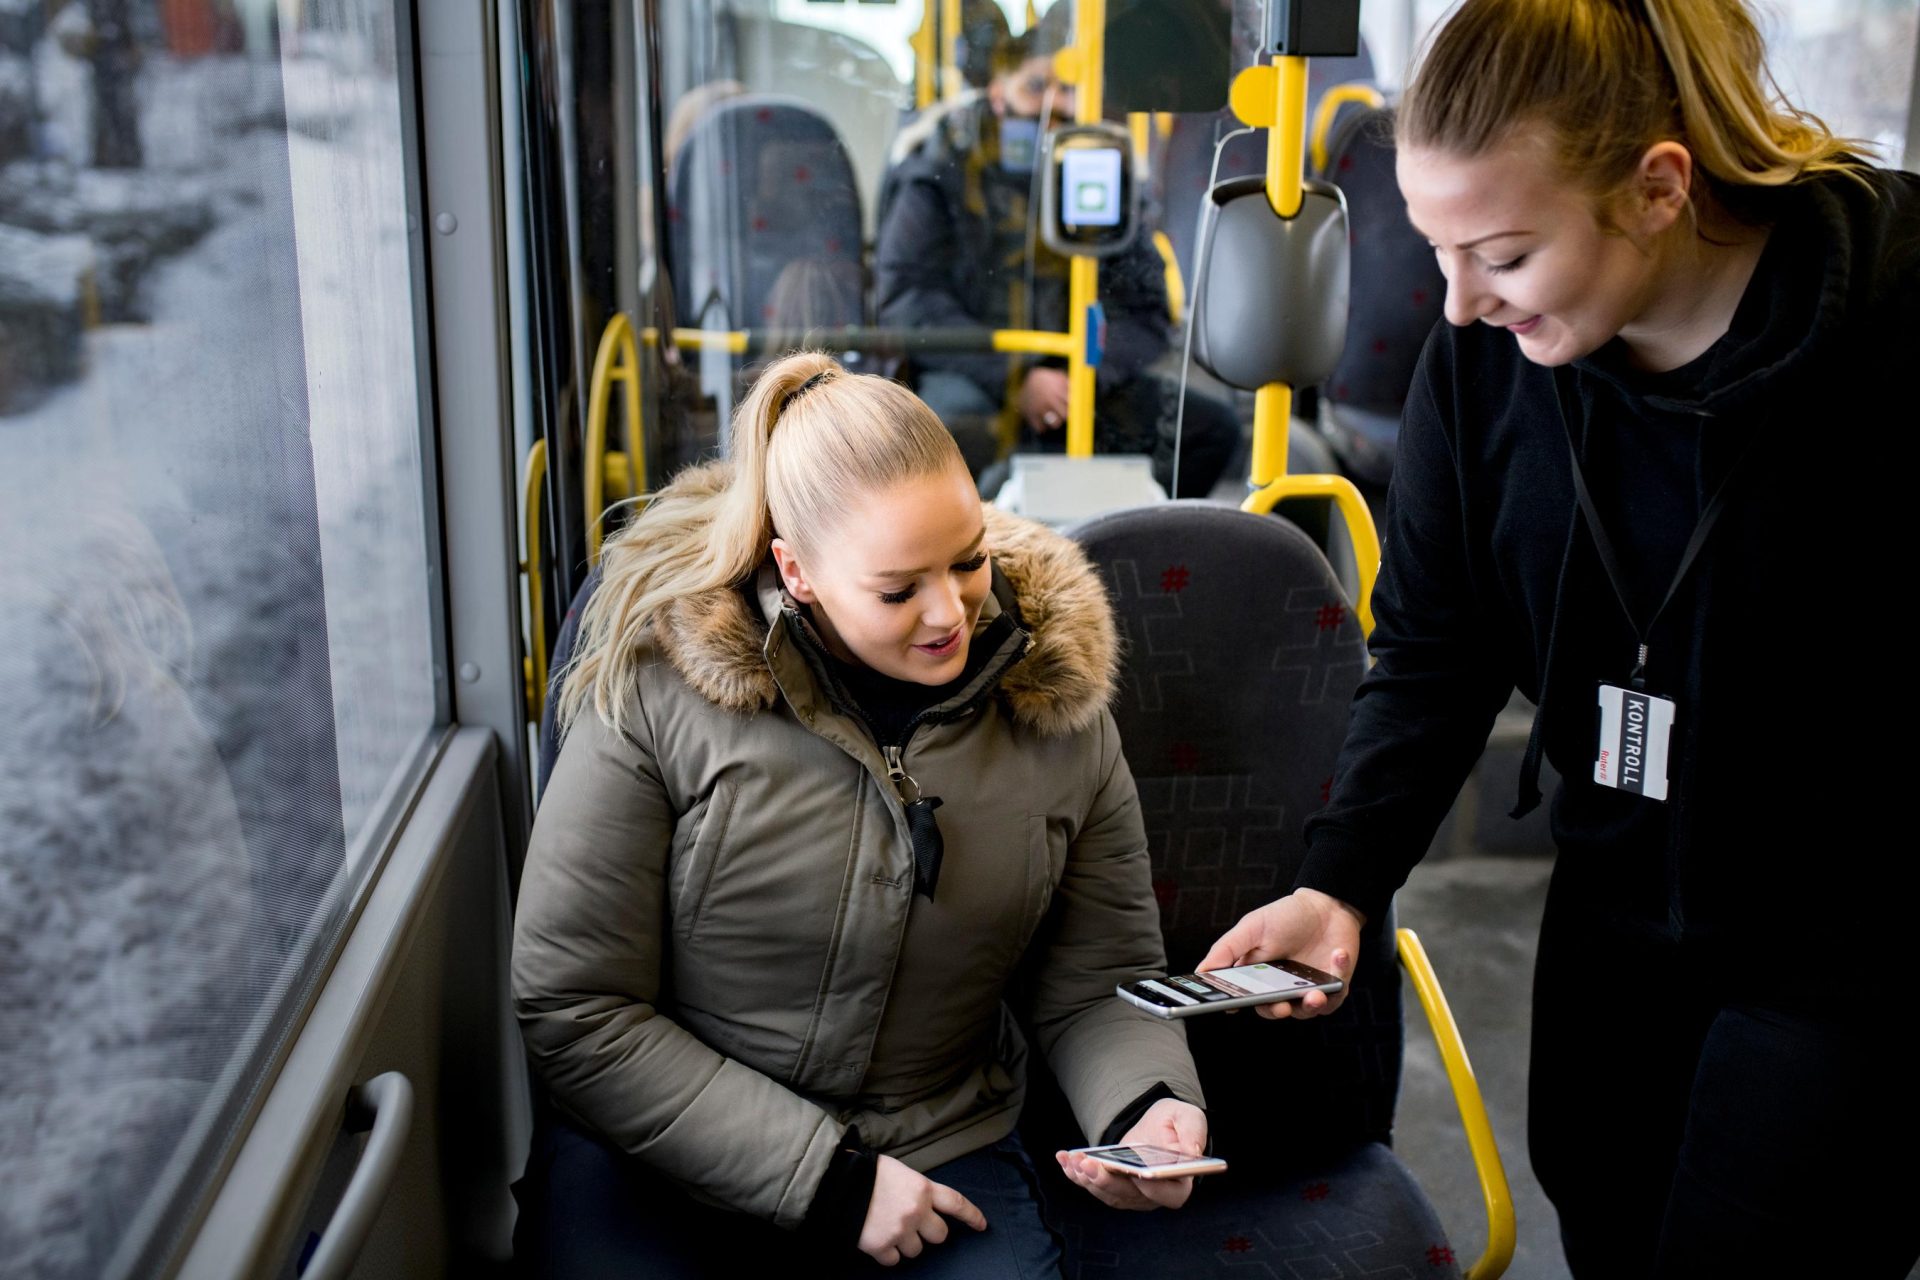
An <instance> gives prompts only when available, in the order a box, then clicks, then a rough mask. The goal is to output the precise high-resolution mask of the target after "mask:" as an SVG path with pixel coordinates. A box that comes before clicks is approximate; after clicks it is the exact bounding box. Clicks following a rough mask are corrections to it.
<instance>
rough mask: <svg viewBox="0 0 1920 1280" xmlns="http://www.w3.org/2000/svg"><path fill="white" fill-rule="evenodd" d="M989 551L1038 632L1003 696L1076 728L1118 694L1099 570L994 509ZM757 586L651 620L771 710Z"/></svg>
mask: <svg viewBox="0 0 1920 1280" xmlns="http://www.w3.org/2000/svg"><path fill="white" fill-rule="evenodd" d="M731 471H732V468H731V465H730V464H729V463H726V462H709V463H705V464H703V465H701V466H697V467H690V468H688V469H687V470H685V471H683V472H681V473H680V475H679V476H677V477H675V479H674V481H673V483H672V484H670V485H668V486H667V488H665V489H664V490H662V491H661V493H660V499H667V498H671V497H676V496H695V495H699V494H706V493H711V492H713V491H715V490H717V489H720V488H723V487H725V485H726V483H727V478H728V476H729V475H730V474H731ZM986 525H987V549H988V551H989V552H991V553H992V556H993V563H994V566H995V567H996V568H997V569H998V570H999V572H1000V573H1001V574H1002V575H1003V576H1004V577H1005V578H1006V580H1007V584H1008V585H1009V586H1011V587H1012V588H1013V593H1014V599H1015V601H1016V607H1017V609H1018V611H1019V615H1020V619H1019V620H1020V622H1021V623H1022V625H1023V626H1024V628H1025V629H1026V631H1027V632H1028V633H1029V634H1030V635H1031V637H1032V645H1031V647H1030V648H1029V649H1028V650H1027V655H1026V657H1025V658H1024V659H1022V660H1021V661H1020V662H1018V663H1016V664H1014V666H1013V667H1012V668H1011V669H1009V670H1008V671H1007V672H1006V673H1005V674H1004V675H1003V676H1002V677H1001V679H1000V684H999V686H998V688H997V689H996V691H995V692H996V694H997V695H998V696H999V697H1000V698H1001V699H1002V700H1003V701H1004V702H1005V703H1006V705H1007V708H1008V710H1009V711H1010V712H1011V713H1012V715H1013V719H1014V722H1015V723H1016V724H1019V725H1021V726H1022V727H1024V728H1028V729H1032V730H1034V731H1035V732H1037V733H1040V734H1043V735H1047V736H1056V735H1061V734H1070V733H1077V732H1079V731H1080V730H1082V729H1085V728H1087V727H1089V726H1090V725H1092V724H1093V723H1094V722H1095V721H1096V720H1097V719H1098V718H1099V716H1100V713H1101V711H1102V710H1103V709H1104V708H1105V707H1106V705H1107V703H1108V702H1109V701H1110V700H1111V699H1112V697H1113V692H1114V688H1115V685H1116V682H1117V679H1118V673H1119V664H1120V645H1119V638H1118V633H1117V631H1116V630H1115V627H1114V621H1113V610H1112V607H1111V606H1110V605H1109V604H1108V602H1107V593H1106V588H1105V587H1104V586H1103V585H1102V583H1101V581H1100V575H1099V574H1098V573H1096V572H1095V571H1094V569H1093V566H1092V565H1091V564H1089V563H1088V561H1087V557H1086V553H1085V552H1083V551H1082V550H1081V549H1080V546H1079V544H1078V543H1076V542H1074V541H1072V540H1071V539H1069V538H1066V537H1063V536H1061V535H1060V534H1058V533H1055V532H1054V531H1053V530H1051V529H1049V528H1047V527H1046V526H1045V525H1042V524H1038V523H1035V522H1034V521H1032V520H1027V519H1023V518H1021V517H1019V516H1014V515H1009V514H1007V513H1006V512H1004V511H997V510H995V509H994V508H992V507H988V508H986ZM751 586H752V584H750V583H749V584H746V586H744V587H741V588H726V589H722V590H719V591H711V592H707V593H706V594H704V595H698V596H686V597H682V598H681V599H679V600H676V601H674V602H673V604H672V605H671V606H669V607H668V608H667V609H666V610H664V611H663V612H662V614H661V615H660V617H659V618H658V620H656V621H655V623H654V626H653V642H654V644H655V646H656V647H657V648H658V650H659V652H660V656H661V657H663V658H665V659H666V660H667V661H668V662H669V663H671V664H672V665H673V668H674V669H675V670H676V671H678V672H679V673H680V675H681V676H682V677H683V678H684V679H685V680H686V682H687V683H688V684H689V685H691V686H693V688H694V689H695V690H696V691H698V692H699V694H700V695H701V696H702V697H704V698H705V699H706V700H707V701H709V702H711V703H714V704H715V705H716V706H721V707H726V708H728V709H729V710H733V711H739V712H743V713H751V712H754V711H760V710H764V709H765V708H767V707H770V706H772V705H773V703H774V699H775V698H777V697H778V696H779V689H778V686H777V685H775V683H774V679H773V672H772V671H771V670H769V669H768V667H767V661H766V657H765V655H764V652H763V651H764V648H765V645H766V639H767V623H766V620H765V619H764V618H762V617H761V616H760V610H759V607H758V605H757V604H756V603H755V602H754V600H753V598H752V596H751V594H750V593H751Z"/></svg>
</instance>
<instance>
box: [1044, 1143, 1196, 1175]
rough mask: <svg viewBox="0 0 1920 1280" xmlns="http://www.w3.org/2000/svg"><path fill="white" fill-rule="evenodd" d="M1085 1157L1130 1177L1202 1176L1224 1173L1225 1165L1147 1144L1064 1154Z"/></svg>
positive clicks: (1076, 1149) (1078, 1150) (1131, 1144)
mask: <svg viewBox="0 0 1920 1280" xmlns="http://www.w3.org/2000/svg"><path fill="white" fill-rule="evenodd" d="M1067 1154H1068V1155H1073V1156H1085V1157H1086V1158H1087V1159H1089V1160H1091V1161H1093V1162H1094V1163H1095V1164H1098V1165H1100V1166H1102V1167H1103V1168H1107V1169H1111V1170H1113V1171H1114V1172H1115V1173H1124V1174H1126V1175H1127V1176H1128V1177H1130V1178H1185V1177H1189V1176H1191V1177H1196V1178H1197V1177H1202V1176H1204V1175H1206V1174H1209V1173H1225V1172H1226V1171H1227V1162H1226V1161H1225V1160H1222V1159H1220V1157H1218V1156H1194V1155H1188V1154H1187V1153H1186V1152H1184V1151H1175V1150H1174V1149H1173V1148H1172V1147H1156V1146H1154V1145H1152V1144H1151V1143H1146V1142H1135V1143H1121V1144H1116V1145H1114V1146H1111V1147H1075V1148H1074V1149H1073V1150H1072V1151H1069V1152H1068V1153H1067Z"/></svg>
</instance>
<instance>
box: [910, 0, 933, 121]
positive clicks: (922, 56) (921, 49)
mask: <svg viewBox="0 0 1920 1280" xmlns="http://www.w3.org/2000/svg"><path fill="white" fill-rule="evenodd" d="M938 3H939V0H922V7H921V10H920V25H919V26H918V27H917V28H915V29H914V33H913V34H912V35H911V36H909V37H908V38H907V46H908V47H909V48H911V49H912V50H913V105H914V108H915V109H916V110H919V111H925V110H926V109H927V108H928V107H930V106H932V105H933V100H934V97H935V88H934V85H935V80H936V77H937V75H938V67H937V65H936V63H937V58H936V55H935V52H934V25H935V23H934V15H935V14H936V13H938V12H939V10H938V9H936V8H935V7H934V6H935V5H936V4H938Z"/></svg>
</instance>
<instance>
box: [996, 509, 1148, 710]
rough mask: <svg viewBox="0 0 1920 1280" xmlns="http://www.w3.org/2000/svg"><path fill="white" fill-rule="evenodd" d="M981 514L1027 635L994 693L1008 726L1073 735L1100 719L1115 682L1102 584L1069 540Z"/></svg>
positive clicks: (1114, 649) (1115, 659)
mask: <svg viewBox="0 0 1920 1280" xmlns="http://www.w3.org/2000/svg"><path fill="white" fill-rule="evenodd" d="M986 515H987V547H988V549H989V550H990V551H992V553H993V562H994V565H995V566H996V567H997V568H998V569H999V570H1000V572H1001V573H1002V574H1004V575H1006V579H1007V582H1008V584H1009V585H1010V586H1012V587H1013V594H1014V599H1015V600H1016V601H1018V607H1019V610H1020V620H1021V622H1022V623H1023V624H1024V625H1025V627H1026V630H1027V632H1028V633H1029V634H1030V635H1031V636H1032V637H1033V645H1032V647H1031V648H1029V649H1028V650H1027V656H1026V657H1025V658H1024V659H1023V660H1022V661H1020V662H1019V663H1017V664H1015V665H1014V667H1013V668H1012V669H1011V670H1009V671H1008V672H1007V673H1006V674H1005V675H1004V676H1002V677H1001V678H1000V687H999V691H998V692H999V693H1000V695H1001V696H1002V697H1003V698H1005V699H1006V702H1007V706H1008V709H1009V710H1011V711H1012V712H1013V718H1014V722H1015V723H1017V724H1020V725H1024V726H1026V727H1027V728H1031V729H1034V730H1036V731H1038V732H1039V733H1042V734H1045V735H1047V736H1050V737H1051V736H1055V735H1059V734H1069V733H1078V732H1079V731H1080V730H1082V729H1085V728H1087V727H1088V726H1090V725H1092V724H1093V723H1094V721H1096V720H1098V719H1099V718H1100V713H1101V711H1103V710H1104V709H1105V708H1106V705H1107V703H1108V702H1110V701H1112V699H1113V693H1114V689H1115V687H1116V686H1117V684H1118V681H1119V675H1120V640H1119V633H1118V631H1117V630H1116V629H1115V627H1114V622H1113V606H1112V605H1111V604H1110V603H1108V600H1107V589H1106V586H1105V585H1104V584H1103V583H1102V582H1101V581H1100V575H1099V574H1098V573H1096V572H1095V571H1094V568H1093V566H1092V565H1091V564H1090V563H1088V561H1087V553H1086V552H1085V551H1082V550H1081V549H1080V544H1079V543H1077V542H1075V541H1073V540H1072V539H1071V538H1067V537H1064V536H1062V535H1061V534H1058V533H1055V532H1054V531H1053V530H1052V529H1049V528H1047V526H1045V525H1043V524H1040V523H1038V522H1036V521H1033V520H1028V519H1025V518H1023V517H1021V516H1016V515H1009V514H1008V513H1007V512H1005V511H999V510H996V509H995V508H993V507H988V508H987V509H986Z"/></svg>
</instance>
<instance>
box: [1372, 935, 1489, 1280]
mask: <svg viewBox="0 0 1920 1280" xmlns="http://www.w3.org/2000/svg"><path fill="white" fill-rule="evenodd" d="M1396 941H1397V942H1398V943H1399V952H1400V963H1401V965H1402V966H1403V967H1404V968H1405V969H1406V971H1407V976H1408V977H1409V978H1411V979H1412V980H1413V989H1414V992H1415V993H1416V994H1417V995H1418V996H1419V997H1420V1007H1421V1008H1422V1009H1424V1010H1426V1014H1427V1022H1428V1024H1429V1025H1431V1026H1432V1027H1433V1038H1434V1041H1435V1042H1436V1043H1437V1044H1438V1045H1439V1046H1440V1061H1441V1062H1442V1063H1444V1064H1445V1065H1446V1069H1447V1081H1448V1083H1449V1084H1451V1085H1452V1086H1453V1100H1454V1101H1455V1102H1456V1103H1458V1104H1459V1107H1460V1123H1461V1124H1462V1125H1463V1126H1464V1127H1465V1128H1466V1131H1467V1147H1468V1149H1469V1150H1471V1151H1472V1152H1473V1169H1474V1173H1475V1174H1476V1175H1478V1177H1479V1179H1480V1198H1481V1199H1482V1200H1483V1201H1485V1202H1486V1206H1487V1247H1486V1250H1485V1251H1484V1252H1482V1253H1481V1255H1480V1257H1479V1259H1478V1260H1477V1261H1476V1262H1475V1263H1474V1264H1473V1265H1472V1266H1470V1267H1468V1268H1467V1280H1497V1277H1499V1276H1500V1275H1502V1274H1503V1273H1505V1271H1506V1269H1507V1265H1508V1264H1509V1263H1511V1262H1512V1261H1513V1244H1514V1236H1515V1232H1514V1220H1513V1191H1512V1189H1511V1188H1510V1187H1509V1186H1508V1185H1507V1169H1506V1166H1505V1165H1504V1164H1502V1163H1501V1161H1500V1148H1499V1147H1498V1146H1497V1145H1496V1144H1495V1143H1494V1140H1493V1122H1492V1121H1491V1120H1489V1119H1488V1118H1487V1104H1486V1100H1485V1099H1484V1098H1482V1097H1481V1096H1480V1083H1479V1081H1478V1080H1476V1079H1475V1078H1474V1075H1473V1064H1472V1063H1470V1062H1468V1061H1467V1047H1466V1045H1465V1044H1463V1043H1462V1042H1461V1040H1460V1027H1459V1025H1458V1024H1457V1023H1455V1022H1454V1020H1453V1010H1452V1009H1451V1008H1449V1007H1448V1006H1447V993H1446V992H1444V991H1442V990H1441V989H1440V979H1439V978H1438V977H1436V976H1435V975H1434V972H1433V963H1432V962H1431V961H1430V960H1428V959H1427V949H1426V948H1425V947H1423V946H1421V945H1420V937H1419V935H1418V934H1416V933H1414V931H1413V930H1411V929H1401V930H1400V931H1399V932H1398V935H1397V937H1396Z"/></svg>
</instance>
